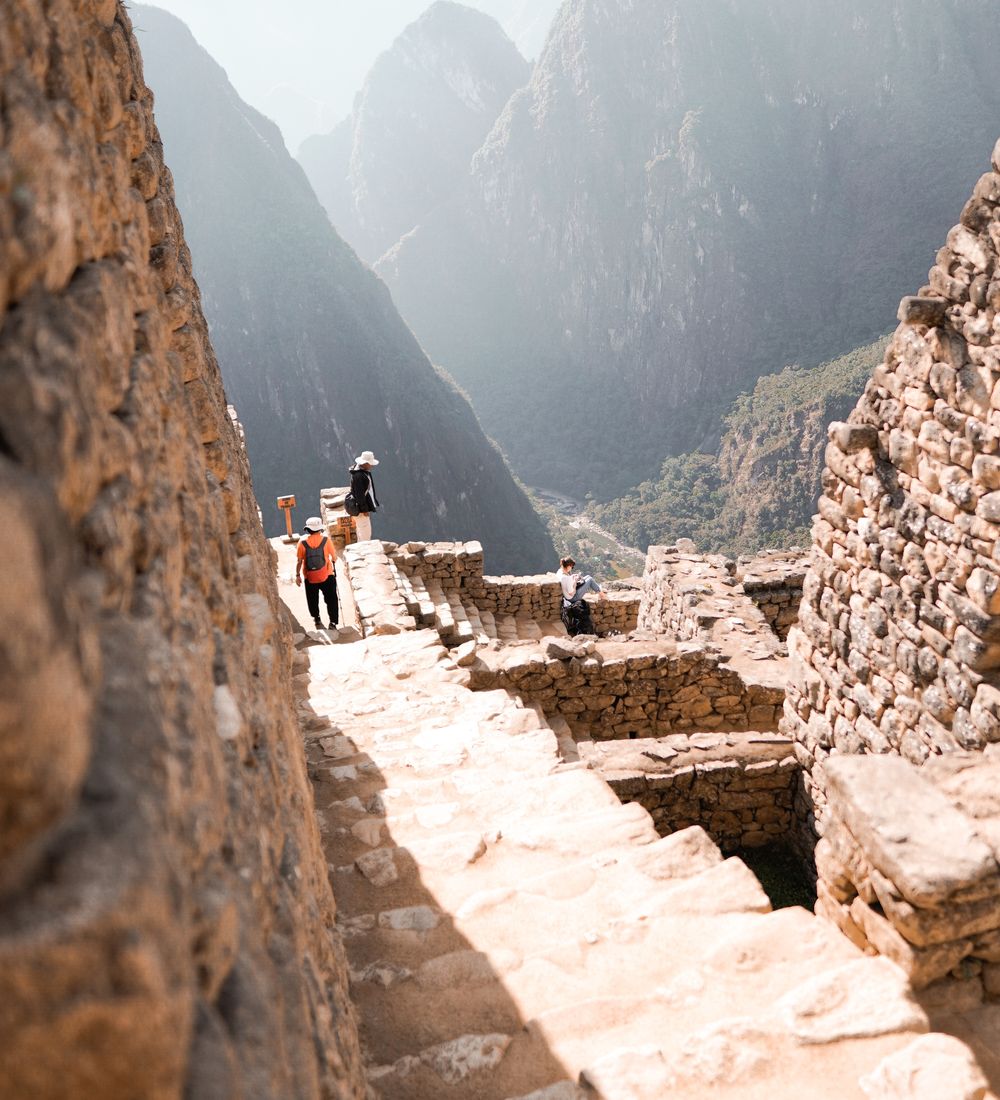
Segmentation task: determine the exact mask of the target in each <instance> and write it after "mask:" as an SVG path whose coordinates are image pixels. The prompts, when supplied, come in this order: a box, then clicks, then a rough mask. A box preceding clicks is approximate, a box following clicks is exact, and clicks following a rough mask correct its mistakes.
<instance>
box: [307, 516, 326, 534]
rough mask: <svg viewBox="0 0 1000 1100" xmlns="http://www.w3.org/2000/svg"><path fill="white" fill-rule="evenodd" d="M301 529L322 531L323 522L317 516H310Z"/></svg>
mask: <svg viewBox="0 0 1000 1100" xmlns="http://www.w3.org/2000/svg"><path fill="white" fill-rule="evenodd" d="M303 527H304V529H305V530H306V531H322V530H323V521H322V520H321V519H320V518H319V516H310V517H309V518H308V519H307V520H306V522H305V523H304V524H303Z"/></svg>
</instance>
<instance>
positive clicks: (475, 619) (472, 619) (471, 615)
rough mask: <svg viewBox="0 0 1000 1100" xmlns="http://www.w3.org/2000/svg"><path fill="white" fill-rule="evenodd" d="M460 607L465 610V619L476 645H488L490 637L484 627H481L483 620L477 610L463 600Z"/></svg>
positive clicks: (469, 602)
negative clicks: (467, 621)
mask: <svg viewBox="0 0 1000 1100" xmlns="http://www.w3.org/2000/svg"><path fill="white" fill-rule="evenodd" d="M462 606H463V607H464V608H465V617H466V618H467V619H468V620H469V626H471V627H472V633H473V636H474V637H475V639H476V645H477V646H484V645H489V642H490V635H489V634H487V633H486V627H485V626H484V625H483V619H482V616H481V615H480V614H479V608H477V607H476V605H475V604H474V603H472V602H471V601H469V600H463V601H462Z"/></svg>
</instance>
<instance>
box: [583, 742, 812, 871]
mask: <svg viewBox="0 0 1000 1100" xmlns="http://www.w3.org/2000/svg"><path fill="white" fill-rule="evenodd" d="M791 749H792V746H791V742H790V741H789V740H788V739H787V738H784V737H780V736H776V735H773V734H771V735H768V734H740V735H728V736H727V735H726V734H707V733H706V734H696V735H695V736H694V737H687V736H677V735H674V736H671V737H664V738H656V739H654V740H652V741H644V742H643V743H642V747H641V748H640V747H639V746H637V745H635V744H634V743H629V742H621V741H611V742H594V743H592V744H587V743H584V744H581V745H580V757H581V759H582V760H584V761H585V762H586V763H587V766H588V767H589V768H591V769H592V770H593V771H596V772H598V773H599V774H600V775H601V777H602V778H603V779H605V780H606V781H607V783H608V785H609V786H610V787H611V789H612V790H613V791H614V792H615V794H616V795H618V797H619V798H620V799H621V800H622V802H638V803H639V805H640V806H643V807H644V808H645V809H646V810H648V811H649V814H650V816H651V817H652V819H653V823H654V824H655V825H656V830H657V832H658V833H659V834H660V835H661V836H668V835H669V834H670V833H676V832H679V831H680V830H681V829H687V828H689V827H691V826H692V825H700V826H701V827H702V828H703V829H704V830H705V831H706V832H707V833H708V835H709V836H710V837H711V838H712V839H713V840H714V841H715V843H716V844H718V845H719V847H720V848H721V849H722V851H723V852H726V853H731V852H736V851H738V850H739V849H741V848H758V847H761V846H763V845H766V844H771V843H775V842H777V841H779V840H782V839H784V838H785V837H788V836H789V835H791V833H792V832H793V830H794V817H793V810H792V808H793V801H794V793H795V786H796V782H797V778H798V773H799V766H798V763H797V762H796V760H795V757H794V755H792V752H791Z"/></svg>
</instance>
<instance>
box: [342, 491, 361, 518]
mask: <svg viewBox="0 0 1000 1100" xmlns="http://www.w3.org/2000/svg"><path fill="white" fill-rule="evenodd" d="M344 511H345V512H346V513H347V514H348V515H349V516H360V515H361V506H360V505H359V504H358V502H357V501H356V500H355V499H354V494H353V493H348V494H347V496H346V497H344Z"/></svg>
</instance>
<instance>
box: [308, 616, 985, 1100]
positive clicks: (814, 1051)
mask: <svg viewBox="0 0 1000 1100" xmlns="http://www.w3.org/2000/svg"><path fill="white" fill-rule="evenodd" d="M302 658H303V660H304V661H305V662H308V666H309V668H308V671H305V670H304V671H303V672H302V673H301V675H300V677H299V681H300V688H301V691H302V696H301V703H300V708H301V718H302V721H303V724H304V726H305V727H306V729H307V730H308V731H309V732H308V733H307V754H308V760H309V769H310V773H311V775H312V776H313V779H314V782H315V787H316V804H317V817H318V820H319V825H320V829H321V831H322V834H323V837H324V843H325V848H326V854H327V858H328V861H329V864H330V869H331V881H332V882H333V886H334V893H335V895H336V898H337V905H338V927H339V929H340V931H341V934H342V935H343V937H344V940H345V944H346V949H347V954H348V960H349V964H350V969H351V983H352V984H351V988H352V997H353V999H354V1001H355V1004H356V1005H357V1007H358V1010H359V1015H360V1020H361V1039H362V1048H363V1052H364V1057H365V1062H366V1068H367V1075H368V1080H369V1085H370V1088H371V1091H372V1095H373V1096H381V1097H385V1098H387V1100H388V1098H392V1100H427V1098H429V1097H434V1098H435V1100H449V1098H455V1100H458V1098H466V1097H468V1098H470V1100H472V1098H475V1100H511V1098H515V1097H516V1098H522V1100H527V1098H528V1097H529V1096H530V1097H531V1098H532V1100H584V1098H597V1097H603V1098H604V1100H662V1098H663V1097H666V1096H670V1097H671V1100H705V1097H706V1096H709V1095H711V1096H712V1097H713V1098H716V1100H727V1098H728V1100H764V1098H767V1100H785V1098H788V1100H791V1098H795V1100H800V1098H801V1097H802V1096H805V1095H808V1096H809V1097H810V1098H811V1100H862V1098H867V1100H876V1098H877V1100H886V1098H888V1097H892V1096H899V1097H902V1096H904V1095H905V1096H911V1097H916V1096H918V1095H919V1096H928V1097H929V1096H931V1095H933V1096H934V1097H935V1100H951V1098H954V1100H958V1098H959V1097H966V1098H968V1097H985V1096H987V1095H990V1096H992V1094H987V1092H986V1082H985V1079H984V1078H983V1077H982V1073H981V1071H980V1070H979V1069H978V1068H977V1067H976V1065H975V1063H974V1061H973V1060H972V1059H971V1057H970V1055H969V1053H968V1050H967V1049H966V1048H965V1047H964V1046H963V1045H962V1044H961V1043H959V1042H958V1041H956V1040H954V1039H951V1038H949V1037H947V1036H943V1035H927V1034H924V1033H925V1032H926V1031H927V1027H928V1023H927V1018H926V1015H925V1013H924V1011H923V1010H922V1009H921V1008H920V1006H919V1005H917V1003H916V1002H915V1001H914V999H913V997H912V995H911V994H910V992H909V989H908V986H907V983H906V980H905V977H904V975H903V973H902V971H900V970H899V968H898V967H896V966H895V965H894V964H893V963H891V962H889V961H888V960H886V959H877V958H870V957H866V956H865V955H863V954H862V953H861V951H859V950H858V948H856V947H855V946H853V945H852V944H851V943H850V942H849V941H848V940H847V939H846V938H845V937H844V936H842V935H841V934H840V933H839V932H838V931H837V930H836V929H835V928H834V927H833V926H832V925H831V924H829V923H828V922H826V921H823V920H820V919H817V918H815V917H813V916H812V915H811V914H809V913H807V912H806V911H805V910H802V909H785V910H781V911H780V912H777V913H771V912H769V908H770V907H769V904H768V901H767V898H766V897H765V896H764V894H763V892H762V891H761V889H760V887H759V885H758V883H757V881H756V880H755V879H754V877H753V875H752V874H750V872H749V871H748V870H747V869H746V867H745V866H744V864H743V863H742V862H741V861H740V860H738V859H723V858H722V856H721V855H720V853H719V851H718V849H717V848H716V847H715V845H714V844H713V843H712V842H711V841H710V840H709V838H708V836H707V835H706V834H705V833H704V832H703V831H702V830H701V829H699V828H697V827H695V828H690V829H686V830H684V831H682V832H678V833H675V834H673V835H672V836H669V837H666V838H660V837H659V836H658V835H657V831H656V829H655V827H654V824H653V821H652V820H651V818H650V816H649V814H648V813H647V812H646V811H645V810H644V809H643V808H642V807H641V806H639V805H636V804H630V805H622V804H621V803H620V802H619V800H618V798H617V797H616V796H615V795H614V793H613V792H612V791H611V789H610V788H609V787H608V786H607V784H606V783H605V782H603V780H601V779H600V778H599V777H598V776H597V775H596V774H595V773H594V772H593V771H590V770H588V769H587V768H585V767H584V766H582V765H581V764H566V763H564V762H562V761H560V757H559V754H558V751H557V742H556V737H555V735H554V733H553V731H552V730H551V729H550V728H549V726H548V725H547V724H546V722H545V721H544V719H543V718H542V717H541V716H540V715H539V713H538V711H537V710H536V709H534V708H531V707H526V706H524V705H522V704H521V703H520V702H519V701H518V700H517V699H515V698H513V697H512V696H510V695H509V694H508V693H506V692H500V691H489V692H472V691H470V690H469V686H468V685H469V682H470V676H469V673H468V671H467V670H465V669H463V668H461V667H459V666H457V665H456V663H455V660H454V652H452V654H449V652H448V651H447V650H446V649H445V648H444V647H443V646H442V644H441V642H440V640H439V638H438V636H437V633H436V632H435V631H431V630H420V631H407V632H403V633H400V634H396V635H384V634H383V635H372V636H369V637H368V638H367V639H366V640H364V641H361V642H358V643H356V644H353V645H344V646H313V647H311V648H309V649H308V650H307V651H305V652H304V653H303V654H302ZM345 684H349V685H350V691H345V690H344V685H345ZM914 1076H916V1078H917V1079H918V1080H924V1081H927V1080H928V1079H929V1077H930V1078H933V1080H939V1081H940V1080H944V1081H946V1082H948V1084H947V1087H946V1088H945V1089H944V1090H942V1091H938V1092H928V1091H926V1090H925V1091H923V1092H914V1091H905V1090H904V1091H900V1090H898V1089H897V1088H896V1086H895V1085H894V1084H893V1082H895V1081H897V1080H898V1079H900V1077H902V1079H904V1080H909V1079H911V1078H913V1077H914ZM963 1090H964V1091H963Z"/></svg>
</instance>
